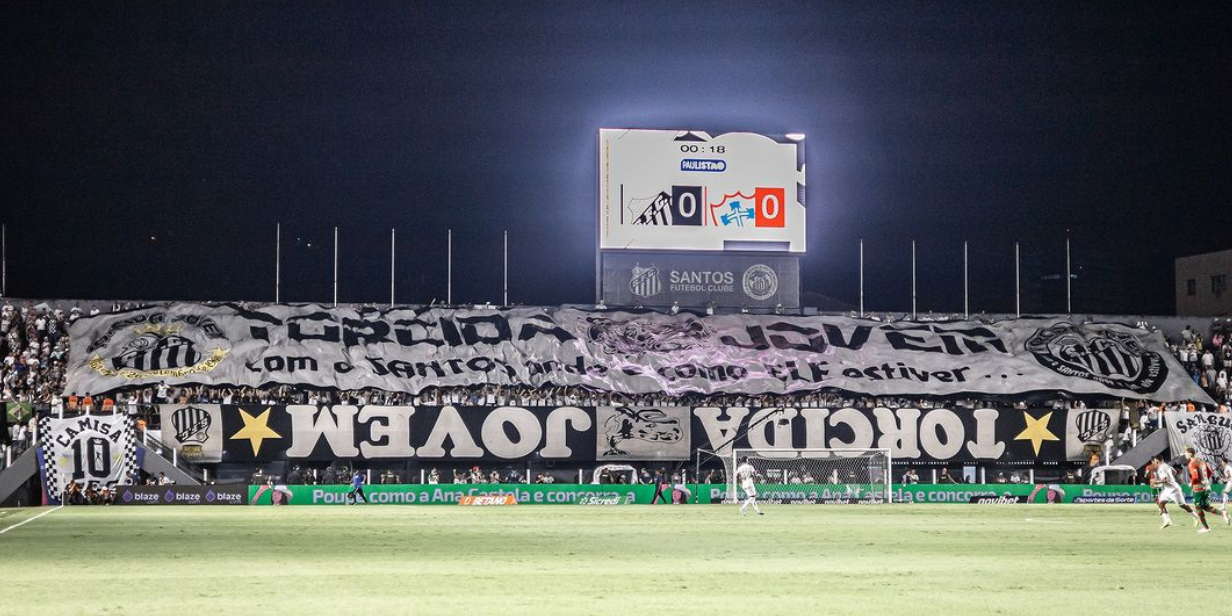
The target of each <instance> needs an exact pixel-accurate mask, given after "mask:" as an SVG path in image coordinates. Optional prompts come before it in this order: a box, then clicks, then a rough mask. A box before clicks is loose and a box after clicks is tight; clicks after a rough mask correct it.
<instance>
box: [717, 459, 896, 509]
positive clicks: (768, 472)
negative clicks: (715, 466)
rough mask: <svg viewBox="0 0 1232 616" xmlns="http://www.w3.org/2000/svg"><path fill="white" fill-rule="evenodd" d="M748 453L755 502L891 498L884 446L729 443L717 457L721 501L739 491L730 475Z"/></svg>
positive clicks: (741, 494)
mask: <svg viewBox="0 0 1232 616" xmlns="http://www.w3.org/2000/svg"><path fill="white" fill-rule="evenodd" d="M745 458H747V459H748V462H749V464H750V465H751V466H752V467H753V469H754V472H755V475H754V479H753V485H754V487H755V488H756V489H757V500H758V502H761V503H783V504H880V503H889V502H892V499H893V493H892V483H893V478H892V470H891V469H892V467H891V456H890V450H889V449H854V448H853V449H778V448H775V449H733V450H732V453H731V455H730V456H724V457H723V463H724V467H725V469H724V470H725V471H726V472H727V494H726V497H725V498H724V499H723V501H724V502H729V503H730V502H738V501H739V500H741V499H743V498H744V497H745V491H744V490H743V489H742V488H741V486H740V480H739V478H737V477H736V469H737V468H739V466H740V464H741V461H742V460H744V459H745Z"/></svg>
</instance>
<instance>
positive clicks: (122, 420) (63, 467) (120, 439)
mask: <svg viewBox="0 0 1232 616" xmlns="http://www.w3.org/2000/svg"><path fill="white" fill-rule="evenodd" d="M39 434H40V449H39V456H40V462H41V467H40V468H41V471H42V475H43V485H44V487H45V488H46V490H47V495H48V497H49V498H50V499H51V500H52V501H56V502H58V501H59V500H60V497H61V495H63V494H64V490H65V488H67V487H68V485H69V484H70V483H76V484H78V485H80V486H82V487H87V486H89V485H91V484H93V485H96V486H114V485H116V484H118V483H128V482H129V481H130V479H131V478H132V476H133V473H134V472H136V470H137V452H136V442H135V439H134V436H133V428H132V424H131V423H130V421H129V418H128V416H127V415H82V416H80V417H75V418H72V419H53V418H51V417H43V418H41V419H40V420H39Z"/></svg>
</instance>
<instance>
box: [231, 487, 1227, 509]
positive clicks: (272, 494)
mask: <svg viewBox="0 0 1232 616" xmlns="http://www.w3.org/2000/svg"><path fill="white" fill-rule="evenodd" d="M684 488H685V489H684V490H679V489H672V488H668V489H667V490H665V491H664V493H663V495H662V497H661V498H660V499H659V502H660V503H666V502H673V501H675V502H680V503H719V502H722V500H723V495H724V492H725V491H726V490H727V486H726V484H688V485H686V486H684ZM1216 489H1219V487H1218V486H1216ZM761 490H762V492H761V496H760V498H761V500H762V502H785V503H790V502H791V501H793V500H803V499H812V500H819V499H820V500H826V501H829V502H833V503H842V502H848V500H847V498H848V496H849V493H848V491H847V489H846V488H845V487H844V486H841V485H810V486H802V485H783V486H767V485H763V486H761ZM349 491H350V487H349V486H345V485H328V486H300V485H296V486H285V485H278V486H272V487H271V486H249V488H248V502H249V504H252V505H270V504H273V503H274V502H275V500H277V502H278V503H279V504H284V505H345V504H347V501H348V499H347V493H348V492H349ZM364 492H365V494H366V495H367V497H368V501H369V503H370V504H376V505H456V504H458V502H459V501H460V500H462V497H464V496H502V495H507V494H508V495H512V496H514V497H515V498H516V500H517V502H518V504H522V505H578V504H597V503H604V504H617V503H618V504H630V505H649V504H651V501H652V499H654V497H655V493H656V488H655V486H653V485H642V484H638V485H579V484H529V485H527V484H450V485H422V484H416V485H372V486H365V487H364ZM1153 498H1154V497H1153V496H1152V493H1151V490H1150V488H1148V487H1146V486H1129V485H1125V486H1095V485H1081V484H1036V485H1032V484H959V485H949V484H947V485H938V484H918V485H905V484H895V485H894V488H893V501H894V502H895V503H911V504H914V503H944V504H953V503H963V504H979V505H1013V504H1135V503H1137V504H1143V503H1150V502H1152V500H1153ZM850 502H853V503H856V502H859V501H858V500H851V501H850Z"/></svg>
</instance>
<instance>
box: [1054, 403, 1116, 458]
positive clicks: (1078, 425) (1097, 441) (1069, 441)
mask: <svg viewBox="0 0 1232 616" xmlns="http://www.w3.org/2000/svg"><path fill="white" fill-rule="evenodd" d="M1120 420H1121V418H1120V411H1119V410H1114V409H1080V408H1079V409H1070V411H1069V414H1068V415H1067V421H1066V422H1065V457H1066V459H1068V460H1070V461H1075V462H1076V461H1079V460H1082V461H1085V460H1087V459H1088V458H1089V457H1090V455H1089V453H1088V452H1089V451H1091V449H1088V447H1095V446H1098V447H1103V446H1104V444H1105V443H1106V442H1107V440H1108V438H1109V437H1115V436H1116V432H1117V430H1118V429H1119V428H1120Z"/></svg>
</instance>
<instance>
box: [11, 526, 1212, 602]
mask: <svg viewBox="0 0 1232 616" xmlns="http://www.w3.org/2000/svg"><path fill="white" fill-rule="evenodd" d="M765 509H766V511H767V514H768V515H766V516H764V517H760V518H758V517H753V516H750V517H748V518H741V517H740V516H739V515H737V513H736V509H735V507H733V506H704V505H702V506H618V507H583V506H567V505H562V506H514V507H490V508H465V507H453V506H362V505H361V506H356V507H277V508H275V507H187V506H180V507H148V508H138V507H72V508H64V509H61V510H59V511H56V512H54V513H52V514H50V515H47V516H44V517H43V518H41V519H38V520H35V521H33V522H31V523H29V524H26V525H25V526H22V527H20V528H17V529H14V530H12V531H10V532H8V533H5V534H3V535H0V584H2V588H3V599H2V602H0V613H3V614H14V615H18V614H22V615H24V614H31V615H34V614H38V615H58V614H90V615H96V614H117V613H120V614H143V615H156V614H176V615H184V614H257V615H260V616H267V615H270V614H296V615H304V616H316V615H330V616H340V615H342V614H466V615H469V614H569V615H578V614H734V613H741V614H755V615H761V614H904V615H907V614H912V615H926V614H945V615H950V616H962V615H967V614H972V615H975V614H979V615H986V614H1024V615H1026V614H1031V615H1036V614H1082V615H1084V616H1094V615H1099V614H1115V615H1117V616H1127V615H1130V614H1145V613H1167V612H1171V611H1174V610H1176V609H1178V606H1179V605H1183V604H1184V602H1182V604H1178V603H1177V601H1178V600H1179V599H1180V598H1183V597H1185V596H1190V595H1188V594H1186V593H1187V592H1188V591H1186V590H1185V589H1186V588H1189V587H1190V585H1191V584H1196V585H1198V587H1200V589H1199V588H1198V587H1194V588H1192V590H1194V592H1197V593H1198V594H1197V595H1195V596H1200V597H1201V598H1202V600H1201V602H1200V604H1201V605H1206V606H1210V607H1212V609H1216V611H1215V612H1211V613H1219V610H1223V609H1227V606H1229V605H1232V589H1230V588H1229V586H1228V585H1227V584H1223V583H1217V584H1210V583H1206V582H1205V581H1202V580H1193V579H1191V580H1190V582H1186V581H1185V580H1186V579H1187V578H1186V573H1185V572H1187V571H1190V572H1192V571H1194V570H1202V569H1208V568H1209V567H1211V566H1215V565H1217V563H1219V562H1222V563H1224V565H1225V566H1217V567H1215V568H1214V569H1210V572H1211V573H1212V574H1215V577H1213V578H1211V580H1212V581H1213V580H1216V579H1218V580H1222V579H1223V577H1222V575H1223V573H1226V570H1227V567H1226V565H1227V564H1229V563H1232V556H1230V555H1229V553H1230V550H1229V548H1232V529H1230V528H1229V527H1227V526H1224V525H1223V524H1222V523H1221V522H1219V521H1218V520H1213V521H1214V522H1219V523H1218V524H1217V525H1215V528H1214V532H1212V533H1210V534H1209V535H1205V536H1203V535H1197V534H1196V533H1195V532H1194V529H1193V527H1192V526H1191V525H1190V522H1189V519H1188V516H1186V515H1185V514H1184V513H1183V512H1180V511H1175V512H1173V515H1174V519H1175V520H1176V521H1177V522H1178V524H1177V526H1175V527H1173V528H1169V529H1167V530H1162V531H1161V530H1157V527H1158V521H1159V518H1158V516H1156V515H1155V514H1154V512H1153V510H1154V508H1153V507H1151V506H1143V505H1087V506H1083V505H1074V506H1048V505H1033V506H1014V505H1002V506H976V505H889V506H767V507H766V508H765ZM41 511H43V510H42V509H26V510H12V509H7V510H0V513H4V514H5V515H0V528H4V527H7V526H10V525H11V524H14V523H16V522H18V521H20V520H21V519H24V518H26V517H29V516H31V515H34V514H37V513H38V512H41ZM6 512H7V513H6ZM1168 572H1172V574H1169V573H1168ZM1221 572H1222V573H1221ZM1169 575H1172V576H1173V577H1172V581H1171V582H1168V579H1169ZM1195 605H1196V604H1195ZM1215 606H1219V607H1218V608H1216V607H1215Z"/></svg>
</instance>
